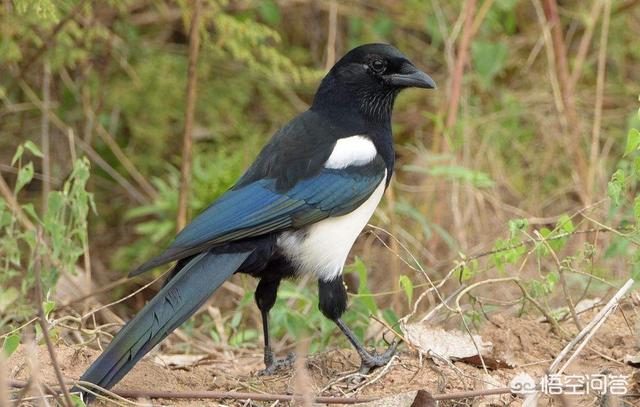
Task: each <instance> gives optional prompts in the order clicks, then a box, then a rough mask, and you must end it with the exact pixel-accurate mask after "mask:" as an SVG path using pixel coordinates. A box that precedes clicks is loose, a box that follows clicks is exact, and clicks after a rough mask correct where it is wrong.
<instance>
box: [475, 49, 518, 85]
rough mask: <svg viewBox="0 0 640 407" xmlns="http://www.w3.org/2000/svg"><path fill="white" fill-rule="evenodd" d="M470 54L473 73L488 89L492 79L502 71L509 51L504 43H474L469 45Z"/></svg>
mask: <svg viewBox="0 0 640 407" xmlns="http://www.w3.org/2000/svg"><path fill="white" fill-rule="evenodd" d="M471 54H472V56H473V65H474V68H475V71H476V72H477V73H478V75H479V76H480V83H481V84H482V86H483V87H485V88H488V87H489V86H490V85H491V83H492V82H493V78H494V77H495V76H496V75H497V74H499V73H500V72H501V71H502V70H503V68H504V66H505V63H506V62H507V57H508V56H509V50H508V48H507V44H505V43H504V42H482V41H474V42H473V44H471Z"/></svg>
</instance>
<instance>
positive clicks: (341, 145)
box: [324, 136, 378, 169]
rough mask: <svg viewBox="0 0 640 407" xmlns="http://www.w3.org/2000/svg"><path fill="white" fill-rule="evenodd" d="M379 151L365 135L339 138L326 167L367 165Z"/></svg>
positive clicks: (337, 167)
mask: <svg viewBox="0 0 640 407" xmlns="http://www.w3.org/2000/svg"><path fill="white" fill-rule="evenodd" d="M377 154H378V151H377V150H376V146H374V145H373V142H372V141H371V140H369V138H367V137H365V136H351V137H346V138H341V139H338V141H337V142H336V145H335V146H334V147H333V151H332V152H331V156H329V159H328V160H327V162H326V163H324V167H325V168H334V169H340V168H346V167H348V166H350V165H365V164H368V163H370V162H371V160H373V159H374V158H375V157H376V155H377Z"/></svg>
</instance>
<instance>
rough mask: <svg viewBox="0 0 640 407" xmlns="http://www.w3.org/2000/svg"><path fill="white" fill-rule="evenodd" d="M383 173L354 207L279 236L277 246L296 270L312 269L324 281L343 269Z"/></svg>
mask: <svg viewBox="0 0 640 407" xmlns="http://www.w3.org/2000/svg"><path fill="white" fill-rule="evenodd" d="M386 175H387V173H386V170H385V176H384V178H383V179H382V181H381V182H380V185H378V187H377V188H376V189H375V191H373V193H372V194H371V196H370V197H369V199H367V200H366V201H365V202H364V203H363V204H362V205H360V207H359V208H357V209H355V210H354V211H352V212H350V213H348V214H346V215H343V216H337V217H333V218H327V219H324V220H322V221H320V222H317V223H314V224H313V225H310V226H308V227H306V228H305V229H303V230H298V231H295V232H284V233H282V234H281V235H280V236H279V237H278V246H279V247H280V249H281V250H282V251H283V252H284V254H285V255H286V256H287V258H289V260H291V261H292V262H293V263H294V264H295V265H296V266H297V267H298V272H299V273H312V274H314V275H315V276H316V277H317V278H319V279H321V280H323V281H331V280H333V279H335V278H336V277H337V276H338V275H340V274H341V273H342V268H343V267H344V263H345V261H347V256H348V255H349V251H350V250H351V247H352V246H353V243H354V242H355V241H356V238H357V237H358V235H359V234H360V232H361V231H362V229H363V228H364V227H365V225H366V224H367V222H368V221H369V219H370V218H371V215H373V212H374V211H375V209H376V207H377V206H378V203H379V202H380V199H381V198H382V194H383V193H384V187H385V182H386V178H387V176H386Z"/></svg>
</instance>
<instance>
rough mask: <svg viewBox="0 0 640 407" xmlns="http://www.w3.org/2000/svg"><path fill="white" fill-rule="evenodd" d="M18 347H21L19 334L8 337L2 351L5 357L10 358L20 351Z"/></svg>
mask: <svg viewBox="0 0 640 407" xmlns="http://www.w3.org/2000/svg"><path fill="white" fill-rule="evenodd" d="M18 345H20V336H19V335H18V334H11V335H9V336H7V337H6V338H5V340H4V343H3V344H2V351H3V352H4V356H5V357H9V356H11V355H12V354H13V352H15V351H16V349H18Z"/></svg>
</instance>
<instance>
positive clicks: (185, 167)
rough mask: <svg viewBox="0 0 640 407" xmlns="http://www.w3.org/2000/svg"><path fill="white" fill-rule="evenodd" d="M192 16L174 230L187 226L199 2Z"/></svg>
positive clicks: (198, 41)
mask: <svg viewBox="0 0 640 407" xmlns="http://www.w3.org/2000/svg"><path fill="white" fill-rule="evenodd" d="M192 8H193V15H192V16H191V28H190V30H189V72H188V75H189V78H188V82H187V109H186V112H185V118H184V134H183V138H182V165H181V167H180V195H179V196H178V215H177V219H176V229H177V230H178V231H180V230H182V229H183V228H184V226H185V225H186V224H187V207H188V205H187V197H188V196H189V190H190V187H191V164H192V163H191V155H192V153H193V151H192V149H193V147H192V144H193V136H192V133H193V120H194V114H195V108H196V90H197V89H196V85H197V63H198V51H199V49H200V14H201V9H202V2H201V0H192Z"/></svg>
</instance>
